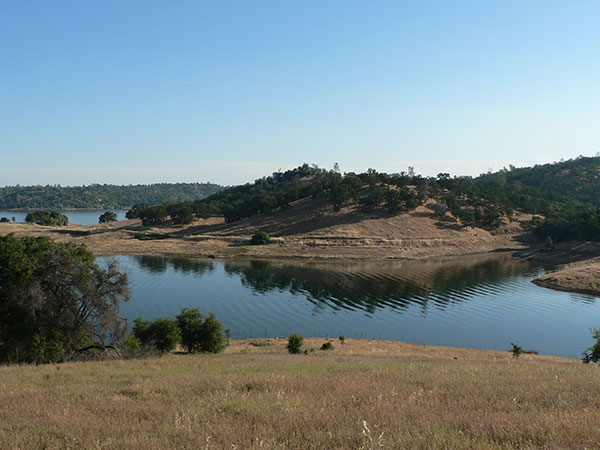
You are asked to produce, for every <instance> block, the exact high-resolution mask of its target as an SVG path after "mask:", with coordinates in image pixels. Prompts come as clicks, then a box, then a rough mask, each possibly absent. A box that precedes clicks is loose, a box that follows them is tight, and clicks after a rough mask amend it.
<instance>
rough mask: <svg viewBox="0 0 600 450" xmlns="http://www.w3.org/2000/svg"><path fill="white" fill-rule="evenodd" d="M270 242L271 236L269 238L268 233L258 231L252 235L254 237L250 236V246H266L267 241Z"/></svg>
mask: <svg viewBox="0 0 600 450" xmlns="http://www.w3.org/2000/svg"><path fill="white" fill-rule="evenodd" d="M270 240H271V236H269V233H265V232H264V231H259V232H257V233H254V235H253V236H252V241H251V243H252V245H264V244H268V243H269V241H270Z"/></svg>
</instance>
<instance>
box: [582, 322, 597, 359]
mask: <svg viewBox="0 0 600 450" xmlns="http://www.w3.org/2000/svg"><path fill="white" fill-rule="evenodd" d="M592 339H594V340H595V342H594V344H593V345H592V346H591V347H588V348H587V350H586V351H585V352H583V353H582V358H581V359H582V360H583V362H585V363H590V362H594V363H595V362H598V361H600V328H594V329H593V330H592Z"/></svg>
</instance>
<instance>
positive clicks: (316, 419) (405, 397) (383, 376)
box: [0, 339, 600, 450]
mask: <svg viewBox="0 0 600 450" xmlns="http://www.w3.org/2000/svg"><path fill="white" fill-rule="evenodd" d="M323 342H325V339H307V340H305V348H307V349H311V348H312V349H318V348H319V347H320V346H321V344H322V343H323ZM333 344H334V346H335V349H334V350H332V351H327V352H325V351H319V350H316V351H314V352H309V353H308V355H289V354H287V352H286V350H285V347H284V345H285V340H283V339H260V340H253V341H252V340H246V341H234V342H233V343H232V345H231V346H230V347H229V348H228V349H227V351H226V352H225V354H221V355H177V354H174V355H168V356H164V357H162V358H149V359H140V360H128V361H123V360H115V361H102V362H85V363H65V364H60V365H45V366H38V367H36V366H11V367H0V383H1V384H2V391H1V393H0V405H1V406H2V407H1V408H0V447H2V448H90V449H92V448H132V449H142V448H143V449H147V448H156V449H158V448H203V449H232V448H239V449H241V448H244V449H251V448H263V449H306V448H315V449H316V448H319V449H320V448H327V449H360V448H364V449H377V448H422V449H425V448H426V449H461V450H462V449H465V448H477V449H481V448H489V449H492V448H505V449H511V448H514V449H516V448H595V447H596V445H597V443H598V442H600V429H599V428H598V426H597V421H598V417H599V415H600V400H598V396H597V395H594V394H593V393H595V392H597V390H598V388H600V384H599V380H598V376H597V372H598V369H597V367H594V366H593V365H584V364H582V363H581V362H579V361H576V360H568V359H562V358H556V357H548V356H536V355H522V356H521V357H520V358H518V359H514V358H511V356H510V353H508V352H498V351H480V350H466V349H456V348H446V347H424V346H417V345H408V344H403V343H399V342H385V341H361V340H353V339H347V340H346V343H345V345H343V346H342V345H340V343H339V341H338V340H337V339H335V342H333Z"/></svg>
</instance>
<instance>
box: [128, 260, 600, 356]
mask: <svg viewBox="0 0 600 450" xmlns="http://www.w3.org/2000/svg"><path fill="white" fill-rule="evenodd" d="M117 259H118V260H119V261H120V263H121V265H122V268H124V269H126V270H127V271H128V272H129V275H130V282H131V287H132V298H131V300H130V301H129V302H127V303H125V304H124V305H123V307H122V314H123V316H124V317H126V318H127V319H129V320H133V319H134V318H136V317H138V316H143V317H144V318H145V319H155V318H157V317H171V318H174V317H175V315H177V314H178V313H179V312H180V311H181V310H182V309H183V308H199V309H200V310H201V311H202V312H203V313H205V314H206V313H209V312H214V313H215V314H216V315H217V317H218V318H219V320H221V321H222V322H223V325H224V326H225V328H230V329H231V330H232V336H233V337H234V338H249V337H252V338H263V337H287V336H288V335H290V334H291V333H299V334H302V335H303V336H323V337H333V338H337V337H338V336H339V335H341V334H343V335H345V336H346V337H347V338H375V339H387V340H397V341H404V342H410V343H414V344H427V345H444V346H454V347H467V348H486V349H497V350H506V349H508V348H509V347H510V343H511V342H515V343H517V344H518V345H520V346H522V347H523V348H525V349H534V350H537V351H539V352H540V353H541V354H550V355H558V356H567V357H572V358H578V357H579V356H580V354H581V352H582V351H583V350H585V348H586V347H588V346H589V345H591V343H592V342H591V337H590V328H593V327H600V302H598V299H597V298H595V297H591V296H587V295H581V294H571V293H566V292H558V291H552V290H549V289H544V288H541V287H538V286H536V285H534V284H532V283H531V280H532V279H533V278H535V277H537V276H539V275H541V274H543V273H546V271H547V269H545V268H544V267H542V266H540V265H537V264H534V263H531V262H526V261H523V260H520V259H518V258H514V257H511V256H509V255H506V254H500V255H485V256H473V257H462V258H460V259H446V260H443V259H438V260H436V261H409V262H406V261H402V262H382V261H378V262H329V263H322V262H301V261H292V262H290V261H229V260H227V261H219V260H193V259H173V258H162V257H153V256H118V257H117Z"/></svg>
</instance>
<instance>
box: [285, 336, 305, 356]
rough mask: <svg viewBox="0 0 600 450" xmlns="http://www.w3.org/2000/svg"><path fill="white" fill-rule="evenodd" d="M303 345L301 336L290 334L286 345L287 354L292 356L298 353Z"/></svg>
mask: <svg viewBox="0 0 600 450" xmlns="http://www.w3.org/2000/svg"><path fill="white" fill-rule="evenodd" d="M303 343H304V338H303V337H302V336H300V335H299V334H296V333H294V334H292V335H291V336H290V337H289V338H288V344H287V349H288V352H290V353H293V354H297V353H300V349H301V348H302V344H303Z"/></svg>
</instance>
